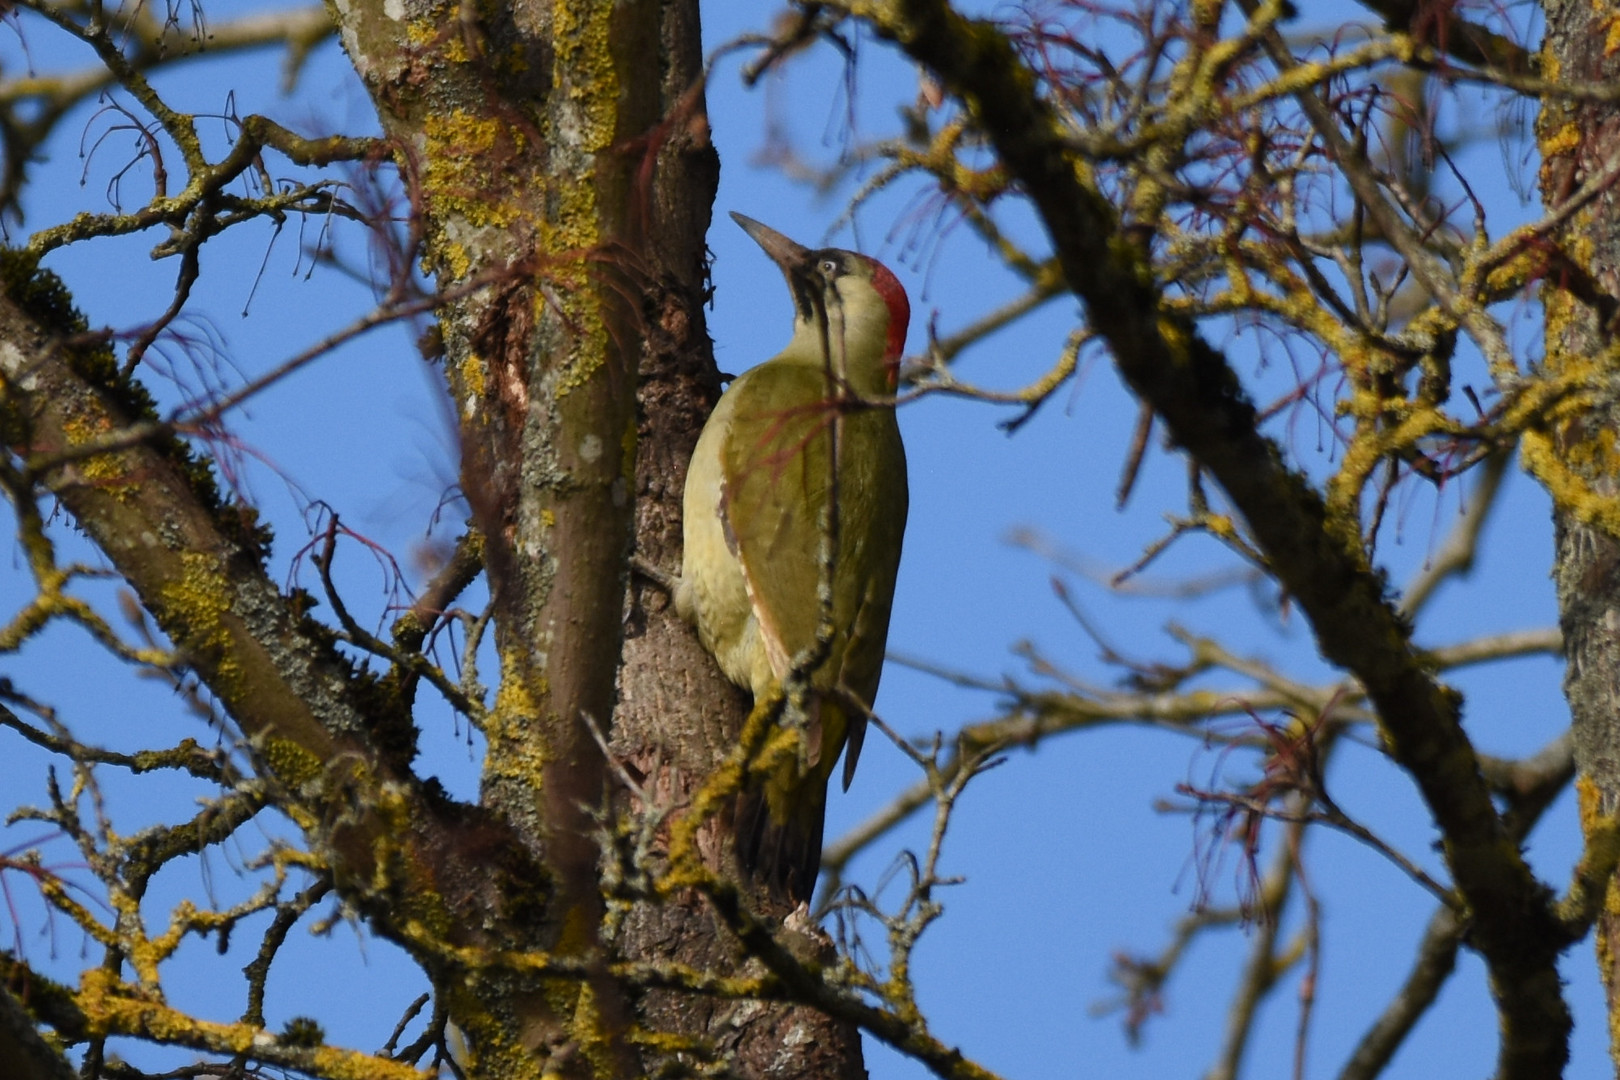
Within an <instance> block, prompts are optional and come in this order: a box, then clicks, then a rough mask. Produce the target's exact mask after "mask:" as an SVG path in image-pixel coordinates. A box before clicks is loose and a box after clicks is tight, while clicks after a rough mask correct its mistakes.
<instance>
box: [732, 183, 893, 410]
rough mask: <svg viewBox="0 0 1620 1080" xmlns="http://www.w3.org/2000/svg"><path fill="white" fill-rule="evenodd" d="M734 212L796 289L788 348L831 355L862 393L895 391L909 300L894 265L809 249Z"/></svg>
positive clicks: (791, 288)
mask: <svg viewBox="0 0 1620 1080" xmlns="http://www.w3.org/2000/svg"><path fill="white" fill-rule="evenodd" d="M731 217H732V219H733V220H734V221H736V222H737V224H738V225H741V226H742V227H743V231H744V232H746V233H747V234H748V235H749V236H751V237H753V238H754V242H755V243H757V244H758V245H759V246H760V247H762V248H764V249H765V254H767V255H769V256H770V257H771V259H772V260H773V261H775V263H776V265H777V266H779V267H781V268H782V274H783V275H784V276H785V277H786V278H787V283H788V291H789V292H791V293H792V294H793V306H794V320H793V342H792V344H790V345H789V346H788V348H787V350H786V351H785V353H784V355H798V354H800V353H804V354H806V355H810V356H813V357H815V358H816V359H817V361H818V362H821V361H823V360H825V359H830V360H831V361H832V362H833V363H834V364H835V365H836V366H837V367H838V368H839V369H840V371H839V374H840V375H841V377H843V378H845V379H847V380H848V381H849V383H850V385H851V387H852V388H853V389H855V390H856V391H858V392H859V393H861V394H874V395H886V394H892V393H894V391H895V387H896V385H897V381H898V376H899V372H900V355H901V353H902V352H904V351H905V347H906V325H907V324H908V323H909V322H910V321H911V303H910V301H908V300H907V299H906V290H905V287H904V286H902V285H901V284H900V279H899V278H897V277H895V276H894V274H893V273H891V272H890V270H889V268H888V267H886V266H884V265H883V264H882V263H880V262H878V261H877V260H876V259H873V258H871V257H870V256H867V255H862V254H860V253H859V252H855V251H844V250H842V249H840V248H819V249H816V250H811V249H810V248H807V247H804V246H803V245H801V244H796V243H794V242H793V241H792V240H789V239H788V238H787V237H785V236H783V235H782V234H781V233H779V232H777V231H776V230H775V229H772V228H770V227H769V226H766V225H762V224H760V223H759V222H757V221H755V220H754V219H753V218H749V217H744V216H743V215H742V214H739V213H736V212H735V211H733V212H732V215H731Z"/></svg>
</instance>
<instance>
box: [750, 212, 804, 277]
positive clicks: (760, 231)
mask: <svg viewBox="0 0 1620 1080" xmlns="http://www.w3.org/2000/svg"><path fill="white" fill-rule="evenodd" d="M731 220H733V221H735V222H736V223H737V224H738V225H741V226H742V228H743V232H745V233H747V234H748V235H749V236H751V237H753V238H754V243H756V244H758V245H759V246H760V247H762V248H764V249H765V254H767V255H769V256H770V257H771V260H772V261H773V262H775V263H776V265H777V266H780V267H781V268H782V273H784V274H786V275H787V276H788V280H789V281H790V282H791V281H792V280H793V277H794V275H795V274H796V273H799V272H800V271H802V269H803V267H804V266H805V264H806V263H808V262H809V261H810V249H809V248H807V247H805V246H804V245H803V244H797V243H794V242H793V241H792V240H789V239H788V238H787V237H785V236H783V235H782V234H781V233H779V232H777V231H776V230H775V229H773V228H771V227H770V226H769V225H764V224H761V223H760V222H758V221H755V220H754V219H753V218H751V217H745V216H744V215H742V214H739V213H737V211H735V210H733V211H732V212H731Z"/></svg>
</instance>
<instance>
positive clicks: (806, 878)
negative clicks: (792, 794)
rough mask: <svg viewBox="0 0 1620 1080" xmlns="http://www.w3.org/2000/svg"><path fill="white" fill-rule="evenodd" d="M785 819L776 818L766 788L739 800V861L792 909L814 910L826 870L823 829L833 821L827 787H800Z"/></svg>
mask: <svg viewBox="0 0 1620 1080" xmlns="http://www.w3.org/2000/svg"><path fill="white" fill-rule="evenodd" d="M796 794H797V795H798V796H799V797H798V798H796V799H794V800H792V801H793V803H794V805H793V806H792V807H791V811H790V812H789V813H787V814H785V815H783V814H781V813H780V811H779V810H778V812H776V813H773V812H772V807H771V802H772V799H771V798H770V797H769V794H768V793H767V791H766V790H765V788H763V787H760V788H755V789H754V790H752V791H745V792H743V793H742V794H741V795H739V796H737V818H736V822H737V858H738V860H739V861H741V863H742V866H743V869H744V870H745V871H746V872H747V873H748V874H749V875H750V876H751V877H752V878H753V879H754V881H756V882H758V883H759V884H761V885H763V886H765V888H766V890H767V891H769V892H770V894H771V895H772V896H774V897H777V898H778V899H782V900H786V901H788V902H789V903H790V904H797V903H799V902H800V901H803V902H804V903H806V904H808V903H810V901H811V899H812V897H813V896H814V894H815V889H816V874H817V873H818V872H819V871H820V870H821V829H822V825H823V824H824V823H825V820H826V817H827V789H826V785H825V784H823V783H816V782H814V781H811V782H810V783H807V784H803V785H800V787H799V790H798V792H797V793H796Z"/></svg>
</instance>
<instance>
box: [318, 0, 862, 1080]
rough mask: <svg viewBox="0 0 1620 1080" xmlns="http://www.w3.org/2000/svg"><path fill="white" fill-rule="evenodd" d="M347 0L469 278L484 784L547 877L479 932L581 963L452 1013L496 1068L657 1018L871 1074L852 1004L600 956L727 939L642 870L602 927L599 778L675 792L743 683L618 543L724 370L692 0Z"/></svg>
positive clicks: (614, 1041) (429, 203) (650, 1056)
mask: <svg viewBox="0 0 1620 1080" xmlns="http://www.w3.org/2000/svg"><path fill="white" fill-rule="evenodd" d="M340 10H341V12H342V14H341V16H340V17H341V18H342V19H343V38H344V42H345V45H346V46H347V48H348V50H349V54H350V56H351V58H352V59H353V60H354V63H355V66H356V68H357V69H358V70H359V71H360V73H361V75H362V77H363V79H364V81H365V83H366V86H367V87H368V89H369V91H370V93H371V95H372V98H373V100H374V101H375V102H376V104H377V107H378V111H379V114H380V115H381V118H382V123H383V127H384V130H385V131H386V132H387V134H388V136H389V137H390V139H391V140H393V141H394V142H395V143H396V144H397V145H398V146H399V147H401V148H402V151H403V154H404V157H405V159H406V160H408V161H409V162H411V163H412V165H413V169H414V176H413V178H412V179H413V182H414V184H415V185H416V188H417V200H416V201H417V204H418V205H419V206H420V207H421V208H422V212H423V213H424V215H425V223H424V224H425V231H426V247H427V255H428V262H429V265H430V266H431V267H432V269H433V270H434V272H435V273H436V274H437V277H438V281H439V284H440V286H441V287H442V288H445V289H455V288H458V287H462V286H466V285H467V284H468V283H474V282H483V283H487V284H485V286H484V287H482V288H479V289H477V290H476V291H472V292H468V293H467V294H465V295H464V297H463V298H462V299H459V300H456V301H454V302H452V303H451V304H449V305H447V307H446V309H445V310H444V311H443V312H441V323H442V326H443V330H444V335H443V337H444V344H445V367H446V373H447V377H448V380H449V383H450V388H451V391H452V395H453V398H454V400H455V402H456V405H457V410H458V413H459V420H460V425H461V429H462V458H463V466H462V480H463V488H464V490H465V492H466V494H467V497H468V499H469V502H470V503H471V505H472V506H473V511H474V518H475V521H476V523H477V525H478V527H479V528H480V530H481V531H482V533H483V535H484V537H485V543H486V551H487V555H486V566H487V569H488V573H489V581H490V585H491V589H492V591H493V593H494V595H495V598H496V610H497V616H498V620H499V629H498V631H497V647H498V650H499V654H500V660H501V690H500V693H499V695H498V699H497V702H496V707H495V709H494V710H493V715H492V716H491V718H490V720H489V721H488V723H487V725H486V733H487V735H488V736H489V756H488V759H487V761H486V767H485V773H484V797H485V802H486V804H488V805H490V806H492V807H494V808H495V809H496V810H497V811H499V813H500V814H501V816H502V817H503V818H504V819H505V821H506V822H507V823H508V824H510V825H511V826H512V828H513V829H514V832H515V834H516V835H517V836H518V837H520V838H521V842H522V843H523V844H524V845H525V846H526V847H527V848H528V850H529V852H530V853H531V854H532V855H533V856H534V857H535V858H536V859H538V860H539V861H540V863H541V864H542V865H543V866H544V867H545V872H546V887H545V890H546V895H545V896H544V897H543V898H536V897H527V898H524V897H517V896H507V897H505V898H503V900H502V901H501V902H500V903H499V904H497V905H496V906H497V907H499V908H500V909H501V910H502V911H503V912H507V913H511V914H509V915H508V918H507V923H506V925H505V926H504V927H502V929H501V930H500V931H499V932H498V933H497V935H496V936H497V937H498V938H500V939H501V942H500V944H501V947H503V948H513V949H529V950H534V951H543V952H545V953H547V954H549V955H560V956H562V957H564V958H567V957H572V958H573V959H574V961H576V962H577V963H578V964H580V965H582V966H583V970H584V971H585V972H586V974H585V975H584V977H583V978H582V979H574V980H571V981H563V980H557V979H549V980H548V979H546V978H539V979H536V980H532V981H529V982H527V983H525V982H523V981H521V980H511V979H509V978H507V977H505V975H502V976H500V977H491V978H488V979H477V978H475V979H471V980H467V979H463V980H461V982H460V984H459V987H458V989H457V990H456V991H455V992H453V993H452V995H451V1004H452V1012H453V1015H455V1017H456V1019H457V1020H458V1023H460V1025H461V1026H462V1028H463V1029H464V1030H465V1031H467V1033H468V1035H469V1041H470V1043H471V1046H472V1050H473V1053H474V1055H475V1059H476V1060H478V1061H479V1063H480V1065H484V1064H486V1063H487V1065H488V1066H489V1068H490V1071H491V1072H492V1073H505V1072H507V1071H521V1067H522V1064H523V1060H522V1059H523V1056H524V1055H525V1054H530V1053H538V1054H539V1055H540V1056H541V1057H542V1058H545V1059H547V1060H549V1061H551V1062H552V1063H554V1064H556V1065H561V1066H562V1067H564V1068H565V1069H566V1070H567V1071H568V1072H569V1073H571V1074H577V1075H590V1074H594V1075H603V1074H605V1073H614V1074H625V1075H630V1074H640V1073H641V1072H642V1070H643V1069H648V1070H650V1069H652V1068H654V1067H656V1065H657V1064H658V1062H657V1060H655V1058H657V1057H659V1056H667V1055H668V1054H669V1053H670V1049H669V1048H670V1047H671V1046H673V1045H675V1044H673V1043H667V1042H666V1043H665V1044H664V1049H663V1050H658V1051H647V1052H646V1060H645V1061H643V1060H641V1053H640V1052H638V1051H635V1050H633V1049H632V1043H631V1039H630V1037H629V1036H630V1034H631V1029H632V1026H637V1027H640V1028H643V1029H649V1030H652V1031H657V1032H662V1033H666V1034H672V1035H677V1036H682V1037H685V1038H687V1039H692V1040H695V1043H694V1045H699V1046H705V1047H707V1048H706V1049H703V1050H700V1053H701V1054H709V1053H713V1052H721V1053H733V1054H735V1059H734V1060H735V1068H736V1069H737V1071H738V1072H740V1073H741V1074H742V1075H745V1076H763V1075H766V1074H767V1073H769V1075H772V1076H782V1077H793V1076H806V1077H809V1076H817V1077H826V1076H835V1077H851V1078H853V1077H860V1076H864V1075H865V1071H864V1069H863V1067H862V1065H861V1056H860V1043H859V1037H858V1033H857V1032H856V1031H855V1030H854V1029H853V1028H852V1027H850V1026H848V1025H845V1024H839V1023H834V1022H832V1021H830V1020H828V1019H827V1018H825V1017H823V1016H821V1015H820V1014H818V1013H815V1012H813V1011H811V1010H805V1009H792V1008H788V1007H785V1006H780V1005H772V1006H769V1007H761V1006H759V1005H755V1004H751V1003H744V1002H736V1001H726V1000H721V999H717V998H713V997H705V996H703V995H700V994H696V993H690V992H684V991H674V990H668V989H663V990H653V989H649V988H648V987H646V986H636V985H630V984H626V983H625V982H624V981H623V980H621V979H617V978H613V977H610V976H609V975H608V973H607V965H608V963H609V962H610V961H612V960H613V959H615V958H618V959H627V960H632V961H633V960H657V961H661V962H668V961H677V962H680V963H682V964H685V965H687V966H688V967H689V969H691V970H696V971H702V972H715V973H731V972H734V971H736V970H738V969H739V967H740V965H741V962H742V959H743V956H742V952H741V950H740V948H739V946H738V945H737V943H736V942H735V940H734V939H733V938H732V937H731V936H730V935H729V934H727V933H725V932H724V931H723V930H722V929H721V927H720V925H719V922H718V920H717V918H716V916H715V914H714V913H713V911H712V910H711V908H710V906H709V904H708V903H707V901H705V900H703V899H702V898H700V897H698V896H696V895H694V894H681V895H677V896H675V897H673V898H670V899H667V900H666V901H665V902H662V903H649V902H644V901H642V900H641V899H640V898H637V902H635V903H634V904H632V906H631V907H630V910H629V912H628V914H627V915H626V916H625V917H624V918H623V920H622V921H621V922H618V923H617V924H616V925H617V926H618V929H617V931H616V936H615V937H613V938H612V940H606V939H604V938H603V937H602V936H601V935H600V934H599V932H598V931H599V928H600V927H601V926H602V925H603V914H604V906H603V895H604V892H603V884H602V881H601V880H600V879H599V873H598V870H599V867H600V866H601V865H602V863H603V859H602V853H601V851H600V850H599V848H598V838H599V834H600V833H601V831H602V830H601V825H600V818H599V811H600V808H601V807H603V806H604V805H608V804H611V805H613V806H614V808H615V810H616V811H617V812H618V813H619V814H621V815H632V816H634V815H639V814H643V813H644V812H647V811H661V810H669V809H672V808H678V807H682V806H684V805H686V804H687V803H688V802H689V801H690V800H689V795H690V794H691V792H692V791H693V790H694V789H695V788H696V787H697V786H698V785H700V784H701V783H702V781H703V780H704V778H705V777H706V776H707V775H708V773H709V772H710V771H712V769H713V767H714V766H715V765H716V764H717V763H718V762H719V761H720V760H721V758H722V756H723V755H724V754H725V753H726V752H727V751H728V750H729V749H730V748H731V747H732V746H734V745H735V743H736V737H737V733H738V731H739V729H740V726H741V722H742V718H743V716H744V713H745V705H746V700H745V698H744V696H743V695H741V694H739V692H738V691H737V690H736V689H735V688H733V687H732V686H730V684H728V683H727V682H726V681H725V680H724V679H723V678H722V677H721V675H720V674H719V672H718V670H717V668H716V667H715V665H714V663H713V661H712V660H711V659H710V658H709V657H708V656H707V655H706V654H705V653H704V652H703V651H702V649H701V647H700V646H699V645H698V644H697V641H696V639H695V637H694V635H693V634H692V632H691V631H690V629H689V628H688V627H686V626H685V625H684V624H683V623H681V622H680V621H679V620H678V619H677V618H676V617H675V615H674V611H673V608H672V607H671V605H670V604H669V601H668V598H667V597H665V596H664V595H663V594H662V593H660V592H658V591H657V590H656V589H654V588H652V587H650V586H649V585H647V584H646V583H643V582H642V581H640V580H639V579H635V580H630V579H629V578H628V575H627V565H628V559H627V557H628V555H629V554H630V552H631V551H632V549H634V550H635V551H636V553H637V554H639V556H640V557H641V558H643V559H645V560H646V561H648V562H650V563H652V564H654V565H657V566H662V567H665V568H670V569H673V568H674V567H675V566H676V565H677V564H678V562H679V553H680V504H681V490H682V485H683V483H684V480H685V473H686V463H687V460H688V458H689V457H690V454H691V450H692V447H693V445H694V444H695V442H696V439H697V435H698V432H699V430H700V429H701V427H702V423H703V420H704V418H705V417H706V416H707V414H708V411H709V409H710V408H712V406H713V403H714V401H715V400H716V398H717V397H718V393H719V380H718V377H717V375H716V372H715V366H714V361H713V356H712V351H711V349H710V343H709V340H708V335H707V332H706V329H705V326H704V319H703V309H702V304H703V300H704V297H705V286H706V276H707V273H706V265H705V261H704V250H705V249H704V237H705V233H706V231H707V228H708V224H709V217H710V208H711V205H712V202H713V198H714V192H715V187H716V183H717V179H718V162H717V158H716V155H715V153H714V150H713V147H712V145H711V144H710V142H709V138H708V127H707V116H706V112H705V107H704V97H703V87H702V84H701V81H700V79H701V75H702V59H701V49H700V38H699V22H698V12H697V4H696V2H695V0H679V2H671V3H660V2H656V0H632V2H627V3H619V4H613V5H607V4H602V3H599V2H598V0H557V2H555V3H551V4H546V3H541V2H538V0H521V2H518V3H514V4H511V5H510V6H507V7H505V8H503V9H502V10H501V11H500V13H499V15H498V16H496V17H493V18H488V19H480V18H479V17H478V16H476V15H474V14H473V12H474V11H475V10H480V11H481V10H483V9H474V8H472V7H469V6H465V5H464V6H462V7H461V8H459V9H457V8H456V7H455V6H454V5H438V6H436V7H435V8H434V9H433V10H432V11H427V12H418V13H415V14H413V15H412V17H411V18H408V19H406V20H398V19H395V18H392V17H390V14H389V11H391V10H392V7H391V5H390V6H388V8H387V10H385V5H383V4H381V3H367V4H361V5H354V6H350V7H347V8H343V9H340ZM653 58H656V60H657V66H656V75H657V77H656V78H654V77H651V70H652V65H651V61H652V59H653ZM593 725H595V726H596V727H598V728H599V729H600V730H601V731H602V732H604V733H606V734H608V736H609V738H610V739H611V747H612V752H613V755H614V758H615V759H616V760H615V761H614V762H612V763H609V762H607V761H606V760H605V759H604V757H603V755H602V754H601V752H600V751H599V749H598V746H597V742H596V740H595V736H594V734H593V732H592V730H591V727H592V726H593ZM610 764H611V767H610ZM621 777H625V778H628V782H626V781H625V780H621ZM643 797H644V798H645V800H646V801H647V802H649V803H651V804H653V805H652V806H650V807H649V806H643V805H641V801H642V799H643ZM727 830H728V822H727V821H726V820H725V818H724V816H721V817H717V818H715V819H713V820H712V821H710V822H708V823H707V824H706V826H705V835H704V837H703V838H701V841H700V848H701V850H703V852H704V854H705V858H706V860H707V861H708V862H709V864H710V865H711V866H712V867H713V868H716V869H722V870H725V869H726V868H727V867H728V866H729V865H730V861H731V855H730V844H729V835H728V831H727ZM651 857H652V858H654V859H656V858H657V857H658V853H657V852H654V853H653V854H652V856H651ZM758 899H759V898H756V901H757V900H758ZM517 913H523V917H521V918H519V917H514V916H515V915H516V914H517ZM768 914H769V915H770V916H771V917H773V918H780V916H781V915H782V914H783V912H781V911H779V910H778V911H774V912H769V913H768ZM448 974H449V972H446V975H448ZM505 974H506V975H509V974H510V973H505ZM518 1044H521V1045H520V1048H519V1049H518V1050H517V1051H516V1052H514V1051H513V1047H514V1046H515V1045H518ZM640 1045H642V1046H646V1045H648V1044H647V1043H646V1042H645V1041H642V1042H641V1044H640ZM530 1060H531V1061H532V1058H531V1059H530Z"/></svg>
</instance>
